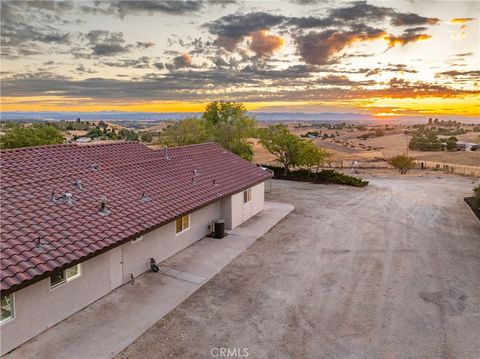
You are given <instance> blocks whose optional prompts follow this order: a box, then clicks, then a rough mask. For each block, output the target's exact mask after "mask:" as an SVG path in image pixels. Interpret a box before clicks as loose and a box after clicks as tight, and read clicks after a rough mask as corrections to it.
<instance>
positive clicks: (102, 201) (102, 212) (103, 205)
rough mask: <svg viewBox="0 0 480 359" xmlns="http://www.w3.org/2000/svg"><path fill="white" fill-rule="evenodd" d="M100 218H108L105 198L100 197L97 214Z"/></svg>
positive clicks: (108, 212)
mask: <svg viewBox="0 0 480 359" xmlns="http://www.w3.org/2000/svg"><path fill="white" fill-rule="evenodd" d="M98 214H100V215H101V216H108V215H109V214H110V211H109V210H108V208H107V197H105V196H102V197H100V211H99V212H98Z"/></svg>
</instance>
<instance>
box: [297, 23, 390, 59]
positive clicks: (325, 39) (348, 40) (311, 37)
mask: <svg viewBox="0 0 480 359" xmlns="http://www.w3.org/2000/svg"><path fill="white" fill-rule="evenodd" d="M385 35H386V32H385V31H383V30H381V29H375V28H372V27H369V26H365V25H360V26H357V28H356V29H355V30H352V31H339V30H325V31H322V32H314V31H311V32H309V33H308V34H307V35H302V36H298V37H297V39H296V41H297V46H298V52H299V54H300V56H301V58H302V59H303V60H304V61H305V62H306V63H308V64H312V65H324V64H328V63H330V62H332V61H334V60H335V59H334V58H335V56H336V55H337V54H338V53H339V52H340V51H342V50H343V49H344V48H345V47H347V46H349V45H351V44H352V43H354V42H358V41H369V40H375V39H378V38H381V37H383V36H385Z"/></svg>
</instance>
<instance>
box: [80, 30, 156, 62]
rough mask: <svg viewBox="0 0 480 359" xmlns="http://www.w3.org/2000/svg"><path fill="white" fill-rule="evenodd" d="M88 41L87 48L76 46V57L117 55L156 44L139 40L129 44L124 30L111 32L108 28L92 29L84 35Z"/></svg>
mask: <svg viewBox="0 0 480 359" xmlns="http://www.w3.org/2000/svg"><path fill="white" fill-rule="evenodd" d="M82 38H83V39H84V40H85V41H86V42H87V48H82V47H78V48H74V49H72V51H71V52H72V55H73V56H74V57H75V58H90V57H103V56H115V55H119V54H125V53H128V52H132V51H134V50H136V49H146V48H149V47H151V46H153V45H154V44H153V43H151V42H141V41H137V42H136V43H135V44H128V43H127V42H126V41H125V39H124V38H123V32H121V31H118V32H110V31H107V30H92V31H89V32H88V33H86V34H83V35H82Z"/></svg>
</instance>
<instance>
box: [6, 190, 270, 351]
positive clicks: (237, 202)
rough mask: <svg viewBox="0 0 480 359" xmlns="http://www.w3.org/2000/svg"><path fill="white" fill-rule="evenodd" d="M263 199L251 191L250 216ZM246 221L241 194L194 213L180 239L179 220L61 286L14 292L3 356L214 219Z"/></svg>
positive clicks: (196, 235)
mask: <svg viewBox="0 0 480 359" xmlns="http://www.w3.org/2000/svg"><path fill="white" fill-rule="evenodd" d="M263 196H264V193H263V183H262V184H259V185H257V186H254V187H253V188H252V201H251V210H250V212H248V216H249V217H250V216H252V215H254V214H256V213H258V212H259V211H261V210H262V208H263V200H264V199H263ZM243 217H244V208H243V192H240V193H238V194H236V195H234V196H232V197H231V198H226V199H224V200H222V201H219V202H216V203H214V204H212V205H210V206H207V207H205V208H202V209H200V210H198V211H196V212H194V213H192V214H191V215H190V229H188V230H187V231H184V232H182V233H180V234H178V235H176V233H175V222H172V223H169V224H167V225H165V226H163V227H160V228H158V229H156V230H155V231H152V232H150V233H147V234H145V235H144V236H143V239H142V240H140V241H137V242H136V243H132V242H127V243H125V244H123V245H121V246H120V247H117V248H114V249H112V250H109V251H108V252H106V253H104V254H101V255H99V256H97V257H94V258H92V259H89V260H87V261H85V262H83V263H82V264H81V273H82V274H81V276H80V277H78V278H76V279H74V280H72V281H70V282H67V283H65V284H63V285H61V286H59V287H57V288H54V289H50V281H49V279H48V278H47V279H44V280H42V281H40V282H37V283H35V284H32V285H31V286H28V287H26V288H23V289H21V290H19V291H17V292H15V294H14V298H15V318H14V319H13V320H11V321H9V322H6V323H4V324H2V325H1V326H0V344H1V347H0V355H3V354H5V353H7V352H9V351H11V350H12V349H14V348H16V347H17V346H19V345H21V344H22V343H24V342H26V341H27V340H29V339H30V338H33V337H34V336H36V335H38V334H40V333H41V332H42V331H44V330H45V329H47V328H49V327H51V326H53V325H55V324H56V323H58V322H60V321H61V320H63V319H65V318H67V317H69V316H70V315H72V314H74V313H75V312H77V311H79V310H80V309H82V308H83V307H85V306H87V305H89V304H91V303H93V302H94V301H96V300H97V299H99V298H101V297H103V296H104V295H106V294H108V293H109V292H110V291H111V290H113V289H115V288H116V287H118V286H119V285H121V284H122V282H123V283H126V282H128V281H129V280H130V278H131V274H133V276H134V277H137V276H139V275H140V274H142V273H144V272H145V271H147V270H149V268H150V267H149V258H151V257H153V258H155V260H156V261H157V263H160V262H162V261H164V260H165V259H167V258H168V257H170V256H172V255H173V254H175V253H177V252H179V251H181V250H182V249H184V248H186V247H188V246H189V245H191V244H192V243H194V242H196V241H197V240H199V239H201V238H203V237H205V235H206V234H207V233H208V226H209V225H211V224H212V221H213V220H215V219H219V218H224V219H225V220H226V222H228V223H226V224H227V228H233V227H236V226H238V225H239V224H241V223H242V222H243ZM229 224H230V225H233V227H229ZM122 278H123V281H122Z"/></svg>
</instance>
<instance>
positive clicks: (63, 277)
mask: <svg viewBox="0 0 480 359" xmlns="http://www.w3.org/2000/svg"><path fill="white" fill-rule="evenodd" d="M79 276H80V264H76V265H74V266H72V267H70V268H67V269H65V270H63V271H58V272H55V273H53V274H52V275H51V276H50V288H56V287H58V286H59V285H61V284H63V283H66V282H69V281H71V280H73V279H75V278H77V277H79Z"/></svg>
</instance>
